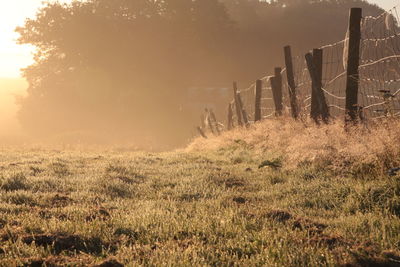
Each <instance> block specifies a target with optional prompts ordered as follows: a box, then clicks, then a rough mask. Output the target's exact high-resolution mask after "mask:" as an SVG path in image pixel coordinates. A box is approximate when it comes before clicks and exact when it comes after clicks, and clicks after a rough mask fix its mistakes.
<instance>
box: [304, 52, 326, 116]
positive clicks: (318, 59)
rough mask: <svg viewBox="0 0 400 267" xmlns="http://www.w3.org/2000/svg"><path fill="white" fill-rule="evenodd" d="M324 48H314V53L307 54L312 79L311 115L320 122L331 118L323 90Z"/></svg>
mask: <svg viewBox="0 0 400 267" xmlns="http://www.w3.org/2000/svg"><path fill="white" fill-rule="evenodd" d="M322 53H323V52H322V49H314V50H313V54H311V53H307V54H306V61H307V67H308V71H309V72H310V77H311V81H312V91H311V112H310V116H311V118H313V119H314V120H315V122H316V123H318V122H319V121H318V120H319V118H321V119H322V120H323V121H324V122H325V123H327V122H328V119H329V108H328V105H327V104H326V99H325V94H324V92H323V91H322V62H323V56H322Z"/></svg>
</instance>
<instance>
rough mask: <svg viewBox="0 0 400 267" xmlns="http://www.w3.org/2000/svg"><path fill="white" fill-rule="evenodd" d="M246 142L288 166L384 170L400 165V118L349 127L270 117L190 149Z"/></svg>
mask: <svg viewBox="0 0 400 267" xmlns="http://www.w3.org/2000/svg"><path fill="white" fill-rule="evenodd" d="M238 143H242V144H245V145H246V146H247V148H249V149H250V150H251V151H252V154H253V156H256V157H263V155H265V154H266V153H274V154H277V155H279V156H280V157H282V159H283V161H284V162H285V167H286V168H296V167H298V166H299V164H302V163H304V162H307V161H310V162H314V163H321V162H323V161H324V162H325V163H329V165H330V166H331V167H336V168H343V167H346V166H347V165H351V163H353V162H356V163H357V164H373V165H374V166H375V168H378V169H379V170H380V171H385V170H386V169H387V168H390V167H397V165H400V161H399V158H398V155H399V153H400V121H398V120H385V121H380V122H378V123H374V124H373V125H372V124H371V125H369V126H368V127H367V126H365V125H361V126H358V127H353V128H351V129H349V130H347V131H346V130H345V128H344V123H343V122H341V121H334V122H332V123H330V124H329V125H319V126H317V125H315V124H314V123H313V122H311V121H309V122H306V123H304V122H296V121H293V120H288V119H287V118H282V119H272V120H266V121H263V122H261V123H257V124H254V125H252V126H250V127H249V128H248V129H246V128H236V129H235V130H233V131H229V132H225V133H223V134H222V135H221V136H219V137H211V138H209V139H204V138H197V139H196V140H194V141H193V142H192V143H191V144H190V145H189V146H188V148H187V151H204V150H214V151H218V150H220V149H224V148H227V147H229V146H232V145H235V144H238Z"/></svg>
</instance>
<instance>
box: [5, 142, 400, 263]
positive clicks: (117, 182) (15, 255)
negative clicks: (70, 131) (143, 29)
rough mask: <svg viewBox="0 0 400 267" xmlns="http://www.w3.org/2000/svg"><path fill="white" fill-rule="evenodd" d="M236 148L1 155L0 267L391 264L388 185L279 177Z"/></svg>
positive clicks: (352, 178)
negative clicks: (166, 151)
mask: <svg viewBox="0 0 400 267" xmlns="http://www.w3.org/2000/svg"><path fill="white" fill-rule="evenodd" d="M244 146H245V144H240V142H238V144H237V145H236V146H234V147H231V148H230V150H229V151H228V150H227V149H223V150H213V151H209V152H204V151H203V152H199V151H175V152H169V153H145V152H129V151H119V150H109V151H105V150H104V151H91V152H90V151H86V152H82V151H76V150H71V151H64V150H59V151H57V150H48V149H47V150H40V149H30V150H27V149H25V150H7V149H3V150H2V152H1V153H0V159H1V161H0V169H1V179H0V185H1V186H0V188H1V189H0V212H1V219H0V265H1V266H65V265H70V266H87V265H89V266H121V265H120V264H124V265H126V266H137V265H150V266H154V265H172V266H176V265H179V266H193V265H197V266H199V265H200V266H207V265H211V266H324V265H325V266H337V265H343V266H365V265H366V264H370V266H399V265H400V253H399V249H400V218H399V216H400V179H399V178H398V177H397V176H388V175H385V174H382V175H379V176H376V177H372V176H371V177H366V176H363V177H362V178H360V173H358V172H356V173H354V172H353V173H352V172H349V173H343V172H340V173H339V172H337V171H335V170H333V169H332V168H328V167H326V168H322V167H321V166H316V165H314V164H311V163H308V162H302V164H300V165H299V166H298V167H297V168H295V169H286V168H285V161H283V160H282V159H281V158H274V157H273V156H272V155H269V154H268V153H265V154H263V155H261V156H260V155H258V156H254V157H252V156H249V154H244V153H243V151H245V150H244V149H243V147H244ZM240 149H242V150H240ZM238 151H239V152H238Z"/></svg>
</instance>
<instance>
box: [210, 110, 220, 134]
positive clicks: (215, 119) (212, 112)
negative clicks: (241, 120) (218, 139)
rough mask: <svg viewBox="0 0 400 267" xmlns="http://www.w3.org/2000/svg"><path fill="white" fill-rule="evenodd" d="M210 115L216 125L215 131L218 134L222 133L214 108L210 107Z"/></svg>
mask: <svg viewBox="0 0 400 267" xmlns="http://www.w3.org/2000/svg"><path fill="white" fill-rule="evenodd" d="M210 116H211V119H212V122H213V123H214V126H215V132H216V133H217V135H220V134H221V132H220V130H219V125H218V121H217V117H216V116H215V113H214V111H213V110H212V109H210Z"/></svg>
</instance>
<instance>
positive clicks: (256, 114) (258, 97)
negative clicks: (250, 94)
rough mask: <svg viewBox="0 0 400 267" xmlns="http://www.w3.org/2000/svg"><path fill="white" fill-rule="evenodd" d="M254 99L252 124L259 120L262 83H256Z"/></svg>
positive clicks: (259, 81)
mask: <svg viewBox="0 0 400 267" xmlns="http://www.w3.org/2000/svg"><path fill="white" fill-rule="evenodd" d="M255 90H256V92H255V95H256V98H255V101H256V103H255V106H254V122H256V121H260V120H261V90H262V81H261V80H257V81H256V89H255Z"/></svg>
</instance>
